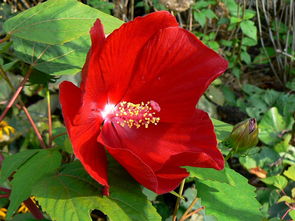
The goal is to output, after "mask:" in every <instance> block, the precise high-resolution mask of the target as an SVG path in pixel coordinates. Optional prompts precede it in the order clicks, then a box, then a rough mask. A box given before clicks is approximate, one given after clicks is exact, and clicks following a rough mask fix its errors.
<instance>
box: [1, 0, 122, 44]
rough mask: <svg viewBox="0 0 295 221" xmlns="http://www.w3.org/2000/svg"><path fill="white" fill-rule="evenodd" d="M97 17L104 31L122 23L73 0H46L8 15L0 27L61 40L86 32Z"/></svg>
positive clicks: (24, 36) (18, 34)
mask: <svg viewBox="0 0 295 221" xmlns="http://www.w3.org/2000/svg"><path fill="white" fill-rule="evenodd" d="M97 18H99V19H100V20H101V22H102V24H104V30H105V32H106V33H110V32H111V31H113V30H114V29H115V28H117V27H119V26H120V25H121V24H122V23H123V22H122V21H120V20H119V19H117V18H114V17H112V16H110V15H107V14H105V13H102V12H100V11H98V10H96V9H94V8H91V7H89V6H87V5H84V4H82V3H80V2H78V1H76V0H49V1H47V2H45V3H42V4H38V5H37V6H35V7H33V8H30V9H28V10H26V11H24V12H22V13H20V14H18V15H17V16H15V17H13V18H10V19H8V20H7V21H6V22H5V23H4V30H5V31H6V32H7V33H9V34H11V35H12V36H14V37H18V38H21V39H24V40H29V41H35V42H39V43H45V44H51V45H54V44H63V43H66V42H69V41H72V40H74V39H77V38H80V37H81V36H85V35H88V34H89V30H90V28H91V27H92V25H93V23H94V22H95V20H96V19H97Z"/></svg>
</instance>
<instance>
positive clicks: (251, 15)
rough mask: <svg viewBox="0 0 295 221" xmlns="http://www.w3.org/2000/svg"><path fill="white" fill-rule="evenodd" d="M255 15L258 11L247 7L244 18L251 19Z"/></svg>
mask: <svg viewBox="0 0 295 221" xmlns="http://www.w3.org/2000/svg"><path fill="white" fill-rule="evenodd" d="M255 15H256V12H255V11H253V10H251V9H246V10H245V15H244V19H245V20H248V19H251V18H253V17H254V16H255Z"/></svg>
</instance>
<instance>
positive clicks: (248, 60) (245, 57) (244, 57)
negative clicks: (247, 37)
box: [241, 51, 251, 64]
mask: <svg viewBox="0 0 295 221" xmlns="http://www.w3.org/2000/svg"><path fill="white" fill-rule="evenodd" d="M241 58H242V61H244V62H245V63H246V64H250V63H251V57H250V55H249V54H248V52H247V51H242V52H241Z"/></svg>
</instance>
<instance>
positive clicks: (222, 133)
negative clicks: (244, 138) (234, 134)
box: [211, 118, 233, 142]
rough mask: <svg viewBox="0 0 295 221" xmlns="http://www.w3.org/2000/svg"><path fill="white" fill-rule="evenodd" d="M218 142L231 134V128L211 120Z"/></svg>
mask: <svg viewBox="0 0 295 221" xmlns="http://www.w3.org/2000/svg"><path fill="white" fill-rule="evenodd" d="M211 120H212V122H213V125H214V130H215V133H216V136H217V140H218V142H221V141H223V140H225V139H226V138H227V137H228V136H229V135H230V133H231V131H232V129H233V126H232V125H230V124H227V123H224V122H222V121H220V120H216V119H213V118H211Z"/></svg>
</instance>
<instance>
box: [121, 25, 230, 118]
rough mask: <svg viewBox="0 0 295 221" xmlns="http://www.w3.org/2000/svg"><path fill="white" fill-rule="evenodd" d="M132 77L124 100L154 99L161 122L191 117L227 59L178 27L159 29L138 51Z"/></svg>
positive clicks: (225, 64) (221, 71) (138, 101)
mask: <svg viewBox="0 0 295 221" xmlns="http://www.w3.org/2000/svg"><path fill="white" fill-rule="evenodd" d="M137 64H138V66H137V67H136V68H135V69H134V71H135V72H136V73H134V76H135V77H134V78H133V80H132V82H131V84H130V85H132V87H130V88H129V90H128V92H127V94H126V96H125V97H124V98H123V100H126V101H130V102H133V103H140V102H142V101H145V102H146V101H149V100H154V101H156V102H157V103H159V105H160V107H161V112H160V118H161V122H163V121H165V122H182V121H183V120H185V119H188V118H191V116H192V115H193V113H194V111H195V106H196V103H197V101H198V100H199V98H200V96H201V95H202V94H203V93H204V91H205V90H206V89H207V87H208V86H209V84H210V83H211V82H212V81H213V80H214V79H215V78H216V77H218V76H219V75H220V74H222V73H223V72H224V71H225V69H226V68H227V61H226V60H224V59H223V58H222V57H220V56H219V55H218V54H217V53H215V52H214V51H213V50H211V49H209V48H208V47H207V46H205V45H204V44H203V43H202V42H201V41H200V40H198V39H197V38H196V37H195V36H194V35H193V34H191V33H189V32H188V31H186V30H184V29H182V28H179V27H169V28H166V29H162V30H160V31H159V32H158V33H157V34H156V35H154V36H153V38H152V39H150V40H149V41H148V42H147V43H146V45H145V46H144V48H143V49H142V50H141V52H140V53H139V55H138V60H137Z"/></svg>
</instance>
